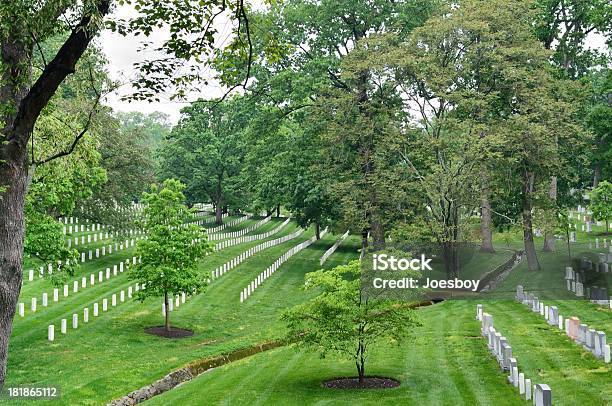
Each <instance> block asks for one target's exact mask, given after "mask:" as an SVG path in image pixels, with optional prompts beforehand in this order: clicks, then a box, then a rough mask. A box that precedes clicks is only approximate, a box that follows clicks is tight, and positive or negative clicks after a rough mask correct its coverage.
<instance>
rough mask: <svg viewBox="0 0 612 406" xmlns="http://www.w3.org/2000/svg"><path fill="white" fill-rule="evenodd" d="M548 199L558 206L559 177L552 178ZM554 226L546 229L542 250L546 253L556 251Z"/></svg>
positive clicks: (554, 219)
mask: <svg viewBox="0 0 612 406" xmlns="http://www.w3.org/2000/svg"><path fill="white" fill-rule="evenodd" d="M548 197H549V198H550V200H551V201H552V202H553V204H556V201H557V177H556V176H551V177H550V189H548ZM553 207H554V205H553ZM552 221H553V222H556V221H557V219H556V218H553V219H552ZM554 225H556V224H554V223H553V224H548V225H547V227H546V230H545V231H544V247H543V248H542V250H543V251H545V252H553V251H555V233H554V231H553V230H551V226H554Z"/></svg>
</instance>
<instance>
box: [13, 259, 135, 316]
mask: <svg viewBox="0 0 612 406" xmlns="http://www.w3.org/2000/svg"><path fill="white" fill-rule="evenodd" d="M137 262H140V258H136V257H132V259H131V263H132V264H133V265H136V263H137ZM129 264H130V259H129V258H128V259H126V260H125V261H121V262H119V264H115V265H113V270H112V273H111V268H110V267H109V268H106V273H104V272H103V271H99V272H98V274H97V279H98V283H102V282H103V281H105V280H109V279H110V278H111V276H117V275H118V274H121V273H123V271H124V265H126V266H127V265H129ZM105 276H106V278H105ZM88 280H89V284H88ZM95 284H96V274H95V273H91V274H89V278H88V277H86V276H83V277H81V279H80V280H75V281H72V283H69V284H65V285H64V291H63V296H64V297H68V296H69V294H70V290H71V289H70V286H71V285H72V293H78V292H79V287H80V289H81V290H82V289H85V288H86V287H87V286H94V285H95ZM59 293H60V292H59V288H54V289H53V302H59V298H60V294H59ZM37 304H38V298H35V297H33V298H32V299H31V306H30V310H31V311H32V313H34V312H36V309H37ZM41 304H42V306H43V307H48V306H49V304H50V302H49V294H48V293H47V292H44V293H43V294H42V300H41ZM17 308H18V311H19V316H20V317H25V303H23V302H22V303H19V305H18V306H17Z"/></svg>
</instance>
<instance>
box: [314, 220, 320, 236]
mask: <svg viewBox="0 0 612 406" xmlns="http://www.w3.org/2000/svg"><path fill="white" fill-rule="evenodd" d="M315 235H316V236H317V240H320V239H321V226H320V225H319V223H318V222H316V223H315Z"/></svg>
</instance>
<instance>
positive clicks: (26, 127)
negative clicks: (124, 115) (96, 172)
mask: <svg viewBox="0 0 612 406" xmlns="http://www.w3.org/2000/svg"><path fill="white" fill-rule="evenodd" d="M109 7H110V0H101V1H99V2H98V3H97V8H98V12H99V14H100V16H101V17H104V15H106V14H107V13H108V10H109ZM88 10H89V9H88ZM91 19H92V16H91V15H90V14H88V15H84V16H82V18H81V19H80V21H79V23H78V24H76V26H75V27H74V29H73V30H72V31H71V33H70V35H69V36H68V38H67V39H66V40H65V42H64V43H63V44H62V46H61V47H60V49H59V50H58V51H57V54H56V55H55V56H54V57H53V59H52V60H51V61H49V63H48V64H47V65H46V66H45V68H44V69H43V71H42V73H41V74H40V76H39V77H38V79H36V81H35V82H34V84H33V85H32V86H31V87H29V85H30V83H31V80H30V71H31V66H32V48H31V47H29V48H28V47H27V46H26V45H25V44H26V43H30V42H31V39H30V37H29V35H26V34H24V33H25V32H26V31H25V30H24V28H23V27H21V26H19V27H17V28H16V27H11V24H9V26H8V27H4V28H5V30H4V35H2V36H1V37H0V41H1V42H0V57H1V61H0V67H1V68H2V71H1V77H0V106H2V109H1V111H0V122H2V123H3V125H4V127H2V128H1V132H2V143H0V186H2V188H3V191H2V192H0V391H1V390H2V387H3V386H4V381H5V377H6V361H7V354H8V344H9V338H10V336H11V330H12V319H13V316H14V314H15V307H16V304H17V300H18V298H19V293H20V291H21V280H22V257H23V238H24V233H25V223H24V212H23V209H24V201H25V195H26V191H27V185H28V182H29V177H30V178H31V176H32V175H33V173H29V174H28V169H27V167H28V166H27V165H28V163H27V147H28V143H29V141H30V136H31V134H32V132H33V131H34V124H35V123H36V120H37V119H38V117H39V116H40V113H41V111H42V110H43V109H44V108H45V106H46V105H47V104H48V102H49V100H50V99H51V97H53V95H54V94H55V92H56V91H57V88H58V87H59V86H60V84H61V83H62V82H63V81H64V79H65V78H66V76H68V75H69V74H71V73H73V72H74V70H75V68H76V64H77V62H78V61H79V59H80V58H81V56H82V55H83V53H84V52H85V50H86V49H87V47H88V46H89V42H90V41H91V40H92V38H93V35H92V32H91V31H90V27H91V24H90V23H91ZM22 36H23V37H22ZM32 164H33V166H32V167H35V165H34V164H35V163H32Z"/></svg>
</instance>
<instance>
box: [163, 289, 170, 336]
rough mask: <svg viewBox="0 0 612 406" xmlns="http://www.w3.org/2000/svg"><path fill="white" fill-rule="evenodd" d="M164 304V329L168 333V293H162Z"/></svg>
mask: <svg viewBox="0 0 612 406" xmlns="http://www.w3.org/2000/svg"><path fill="white" fill-rule="evenodd" d="M164 304H165V306H166V314H165V317H164V329H165V330H166V331H170V306H169V305H170V303H168V292H167V291H164Z"/></svg>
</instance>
